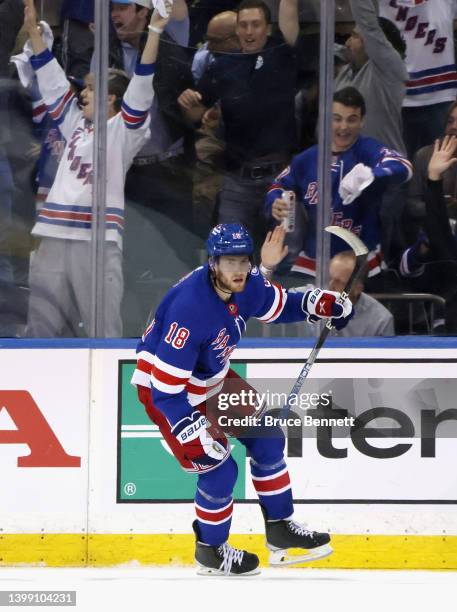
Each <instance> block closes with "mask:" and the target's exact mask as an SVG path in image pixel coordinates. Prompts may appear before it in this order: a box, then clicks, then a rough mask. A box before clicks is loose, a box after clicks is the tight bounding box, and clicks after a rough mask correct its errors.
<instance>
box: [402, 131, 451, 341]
mask: <svg viewBox="0 0 457 612" xmlns="http://www.w3.org/2000/svg"><path fill="white" fill-rule="evenodd" d="M456 149H457V137H456V136H455V135H448V136H445V137H444V139H443V140H442V142H440V141H439V140H436V141H435V144H434V147H433V153H432V156H431V158H430V161H429V164H428V168H427V183H426V189H425V193H424V197H425V222H424V229H425V231H421V232H420V233H419V235H418V237H417V240H416V242H415V244H413V245H412V246H411V247H409V248H408V249H407V250H406V251H405V252H404V254H403V257H402V259H401V264H400V272H401V274H402V275H403V276H404V277H406V278H409V279H411V286H412V288H413V289H414V290H416V291H424V292H427V293H434V294H437V295H441V296H442V297H444V298H445V299H446V331H447V332H448V333H456V331H457V282H456V280H457V233H456V224H455V223H450V219H449V216H448V212H447V210H446V200H445V197H444V190H443V180H444V176H445V174H446V173H447V172H449V170H450V169H451V168H455V167H456V164H457V157H455V153H456Z"/></svg>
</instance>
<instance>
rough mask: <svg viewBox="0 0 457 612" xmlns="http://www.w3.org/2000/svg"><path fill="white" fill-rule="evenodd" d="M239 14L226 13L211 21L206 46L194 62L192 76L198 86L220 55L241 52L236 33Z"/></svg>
mask: <svg viewBox="0 0 457 612" xmlns="http://www.w3.org/2000/svg"><path fill="white" fill-rule="evenodd" d="M236 22H237V14H236V13H235V12H234V11H224V12H223V13H219V14H218V15H216V16H215V17H213V18H212V19H211V21H210V22H209V23H208V29H207V31H206V36H205V41H206V42H205V44H204V45H202V47H201V48H200V49H198V51H197V53H196V54H195V55H194V59H193V61H192V76H193V78H194V83H195V84H197V83H198V82H199V80H200V79H201V77H202V75H203V73H204V72H205V70H206V69H207V68H208V66H209V65H210V63H212V62H213V61H214V60H215V57H216V55H217V54H218V53H236V52H237V51H240V41H239V40H238V36H237V33H236Z"/></svg>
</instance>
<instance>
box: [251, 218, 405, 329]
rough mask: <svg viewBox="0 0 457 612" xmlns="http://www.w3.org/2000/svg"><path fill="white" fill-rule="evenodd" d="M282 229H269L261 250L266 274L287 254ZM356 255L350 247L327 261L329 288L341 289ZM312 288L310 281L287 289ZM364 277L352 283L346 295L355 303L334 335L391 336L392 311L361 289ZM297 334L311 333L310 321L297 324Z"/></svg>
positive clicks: (294, 290) (304, 290)
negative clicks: (305, 323)
mask: <svg viewBox="0 0 457 612" xmlns="http://www.w3.org/2000/svg"><path fill="white" fill-rule="evenodd" d="M285 236H286V234H285V231H284V229H283V228H282V227H281V226H280V225H277V226H276V227H275V229H274V230H273V231H272V232H268V234H267V237H266V239H265V242H264V244H263V245H262V250H261V260H262V263H261V265H260V270H261V272H262V273H263V274H264V276H266V277H267V278H270V277H271V276H272V270H274V269H275V268H276V267H277V266H278V265H279V263H280V262H281V261H282V260H283V259H284V257H285V256H286V255H287V246H284V239H285ZM355 264H356V257H355V254H354V252H353V251H341V252H339V253H337V254H336V255H335V256H334V257H333V258H332V259H331V261H330V264H329V289H330V290H331V291H337V292H341V291H343V289H344V288H345V287H346V284H347V282H348V281H349V278H350V277H351V274H352V272H353V270H354V267H355ZM312 289H314V286H313V285H312V284H309V285H306V286H304V287H295V288H292V289H289V292H290V293H294V292H303V293H306V291H308V290H312ZM363 290H364V280H363V279H359V280H358V281H357V282H355V283H354V285H353V287H352V289H351V291H350V293H349V299H350V300H351V302H352V304H353V306H354V317H353V319H351V321H349V323H348V325H347V326H346V327H345V328H344V329H342V330H336V329H333V331H332V332H331V333H332V335H334V336H343V337H357V336H393V335H395V332H394V320H393V316H392V315H391V313H390V312H389V311H388V310H387V308H385V307H384V306H383V305H382V304H381V303H380V302H378V301H377V300H375V299H374V298H372V297H371V296H369V295H367V294H366V293H364V292H363ZM299 334H300V336H304V337H311V336H314V335H315V332H314V331H313V329H312V328H310V326H309V325H305V326H300V331H299Z"/></svg>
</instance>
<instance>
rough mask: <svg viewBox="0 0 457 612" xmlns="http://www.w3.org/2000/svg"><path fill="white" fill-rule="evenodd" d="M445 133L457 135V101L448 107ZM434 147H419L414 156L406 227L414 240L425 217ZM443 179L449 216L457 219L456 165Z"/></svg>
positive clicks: (447, 171) (448, 170)
mask: <svg viewBox="0 0 457 612" xmlns="http://www.w3.org/2000/svg"><path fill="white" fill-rule="evenodd" d="M444 135H445V136H457V102H454V103H453V104H451V105H450V106H449V107H448V114H447V121H446V128H445V131H444ZM434 149H435V145H434V144H431V145H427V146H426V147H422V148H421V149H419V151H417V153H416V155H415V157H414V162H413V169H414V174H413V178H412V179H411V182H410V183H409V186H408V200H407V209H406V213H407V215H406V217H407V226H406V227H405V231H409V235H410V238H411V230H412V231H413V233H414V235H413V236H412V239H413V240H414V238H415V236H416V233H417V231H418V229H419V228H420V227H421V226H422V224H423V221H424V218H425V193H426V191H427V182H428V165H429V163H430V159H431V157H432V155H433V151H434ZM442 181H443V193H444V197H445V199H446V204H447V209H448V214H449V218H450V219H454V220H457V167H456V166H455V165H452V166H450V167H449V168H448V169H447V170H446V171H445V172H444V173H443V177H442ZM411 226H412V227H411ZM418 226H419V227H418Z"/></svg>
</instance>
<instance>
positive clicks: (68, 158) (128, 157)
mask: <svg viewBox="0 0 457 612" xmlns="http://www.w3.org/2000/svg"><path fill="white" fill-rule="evenodd" d="M24 4H25V18H24V27H25V29H26V31H27V33H28V35H29V37H30V42H31V45H32V48H33V52H34V56H33V57H32V59H31V62H32V66H33V68H34V69H35V72H36V75H37V79H38V86H39V88H40V92H41V95H42V97H43V99H44V101H45V103H46V105H47V108H48V111H49V112H50V114H51V115H52V116H53V118H54V120H56V121H57V123H58V125H59V129H60V131H61V133H62V135H63V137H64V138H65V140H66V146H65V150H64V154H63V156H62V159H61V161H60V163H59V167H58V170H57V175H56V178H55V181H54V183H53V185H52V188H51V191H50V192H49V195H48V197H47V199H46V202H45V203H44V205H43V208H42V209H41V211H40V213H39V215H38V218H37V222H36V224H35V226H34V229H33V234H34V235H35V236H38V237H40V238H41V241H40V245H39V247H38V250H37V251H36V253H35V255H34V258H33V261H32V264H31V270H30V290H31V295H30V303H29V317H28V328H27V333H28V335H29V336H34V337H53V336H59V335H61V333H62V330H63V329H64V328H65V327H67V326H68V323H69V319H70V320H71V318H72V317H75V319H74V328H75V332H76V328H77V326H78V325H79V322H80V321H82V322H83V325H84V329H85V331H86V333H87V332H88V331H89V328H90V322H91V318H90V314H91V303H92V296H91V265H90V249H89V248H88V244H89V241H90V240H91V226H92V176H93V175H92V161H93V146H94V145H93V138H94V128H93V116H94V112H95V109H94V104H95V101H94V87H93V79H94V77H93V75H88V77H87V78H86V84H85V85H86V86H85V89H84V90H83V92H82V94H81V106H80V104H79V102H78V100H77V99H76V97H75V96H74V94H73V93H72V91H71V87H70V83H69V82H68V80H67V79H66V77H65V74H64V72H63V70H62V68H61V67H60V66H59V64H58V63H57V61H56V60H55V58H54V57H53V55H52V53H51V52H50V51H49V50H48V49H47V47H46V44H45V43H44V41H43V39H42V37H41V33H40V31H39V30H38V26H37V16H36V11H35V7H34V3H33V0H25V2H24ZM167 21H168V20H167V19H163V18H162V17H160V15H159V14H158V12H154V13H153V15H152V17H151V26H153V27H154V28H155V29H156V30H157V29H160V28H161V27H164V26H165V25H166V23H167ZM158 44H159V34H158V33H157V32H156V31H154V29H152V30H150V31H149V34H148V39H147V42H146V45H145V48H144V51H143V54H142V56H141V63H140V64H138V66H137V69H136V72H135V75H134V76H133V78H132V80H131V82H130V83H129V80H128V78H127V77H126V75H123V74H121V73H119V71H117V72H116V73H111V74H110V78H109V81H108V93H109V96H108V118H109V119H108V142H107V156H108V159H107V163H108V168H109V170H110V171H109V172H108V175H107V180H108V183H107V201H108V207H107V215H106V245H105V252H106V269H105V273H106V276H105V321H104V332H105V335H106V336H108V337H113V336H114V337H117V336H121V335H122V324H121V318H120V303H121V299H122V291H123V280H122V262H121V248H122V232H123V225H124V181H125V175H126V172H127V169H128V167H129V165H130V164H131V162H132V160H133V157H134V155H135V154H136V153H137V151H138V150H139V149H140V148H141V146H142V144H143V143H144V141H145V140H146V139H147V137H148V134H149V116H148V109H149V108H150V106H151V103H152V98H153V90H152V75H153V73H154V62H155V60H156V57H157V49H158ZM75 304H76V306H77V308H76V310H77V311H78V312H77V313H75V312H74V311H75Z"/></svg>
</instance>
